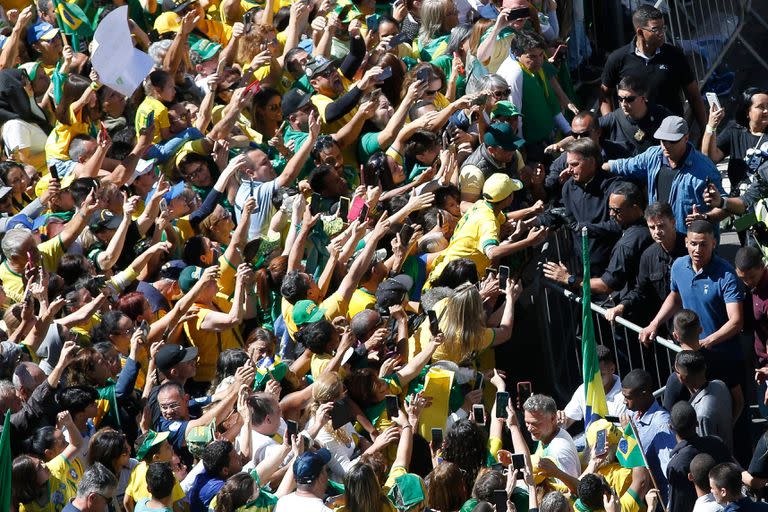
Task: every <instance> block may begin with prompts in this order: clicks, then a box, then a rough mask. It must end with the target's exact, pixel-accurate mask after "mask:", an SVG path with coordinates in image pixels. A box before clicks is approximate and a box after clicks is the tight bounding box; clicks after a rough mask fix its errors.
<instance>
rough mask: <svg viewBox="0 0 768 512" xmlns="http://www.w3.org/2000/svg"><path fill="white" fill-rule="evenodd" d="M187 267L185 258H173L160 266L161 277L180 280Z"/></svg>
mask: <svg viewBox="0 0 768 512" xmlns="http://www.w3.org/2000/svg"><path fill="white" fill-rule="evenodd" d="M185 268H187V264H186V263H184V261H183V260H171V261H168V262H166V263H165V264H164V265H163V266H162V267H160V279H172V280H174V281H178V280H179V276H181V271H182V270H184V269H185Z"/></svg>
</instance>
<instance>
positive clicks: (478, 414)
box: [472, 405, 485, 425]
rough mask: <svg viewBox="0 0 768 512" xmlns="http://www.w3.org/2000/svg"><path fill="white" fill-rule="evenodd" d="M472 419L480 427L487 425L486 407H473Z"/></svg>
mask: <svg viewBox="0 0 768 512" xmlns="http://www.w3.org/2000/svg"><path fill="white" fill-rule="evenodd" d="M472 417H473V418H474V420H475V423H477V424H478V425H485V407H483V406H482V405H473V406H472Z"/></svg>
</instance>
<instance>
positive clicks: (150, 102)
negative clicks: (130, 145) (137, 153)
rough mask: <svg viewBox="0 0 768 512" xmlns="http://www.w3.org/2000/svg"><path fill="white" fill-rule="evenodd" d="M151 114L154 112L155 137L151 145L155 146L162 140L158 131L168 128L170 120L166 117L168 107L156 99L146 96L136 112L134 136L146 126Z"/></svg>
mask: <svg viewBox="0 0 768 512" xmlns="http://www.w3.org/2000/svg"><path fill="white" fill-rule="evenodd" d="M151 112H154V116H155V136H154V138H153V139H152V144H157V143H158V142H161V141H162V140H163V137H162V135H161V134H160V130H162V129H168V128H170V127H171V120H170V118H169V117H168V107H166V106H165V105H163V102H162V101H160V100H158V99H156V98H152V97H150V96H147V97H146V98H144V101H142V102H141V105H139V108H138V109H137V110H136V123H135V128H136V135H137V136H138V135H139V131H140V130H141V129H142V128H144V126H146V124H147V118H148V117H149V114H150V113H151Z"/></svg>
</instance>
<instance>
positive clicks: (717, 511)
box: [693, 493, 723, 512]
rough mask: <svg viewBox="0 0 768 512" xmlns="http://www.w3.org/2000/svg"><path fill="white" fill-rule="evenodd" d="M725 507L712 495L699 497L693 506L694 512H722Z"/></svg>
mask: <svg viewBox="0 0 768 512" xmlns="http://www.w3.org/2000/svg"><path fill="white" fill-rule="evenodd" d="M722 510H723V506H722V505H721V504H719V503H718V502H717V501H715V497H714V496H712V493H709V494H705V495H704V496H699V497H698V499H697V500H696V503H694V504H693V512H722Z"/></svg>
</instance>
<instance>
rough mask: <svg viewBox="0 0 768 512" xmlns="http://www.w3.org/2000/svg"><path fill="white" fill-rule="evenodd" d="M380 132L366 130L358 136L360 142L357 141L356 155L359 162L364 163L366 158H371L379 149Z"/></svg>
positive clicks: (366, 160)
mask: <svg viewBox="0 0 768 512" xmlns="http://www.w3.org/2000/svg"><path fill="white" fill-rule="evenodd" d="M380 133H381V132H368V133H364V134H363V136H362V137H360V142H358V143H357V155H358V161H359V162H360V164H362V165H365V163H366V162H368V159H369V158H371V155H373V154H374V153H375V152H377V151H381V147H380V146H379V134H380Z"/></svg>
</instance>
